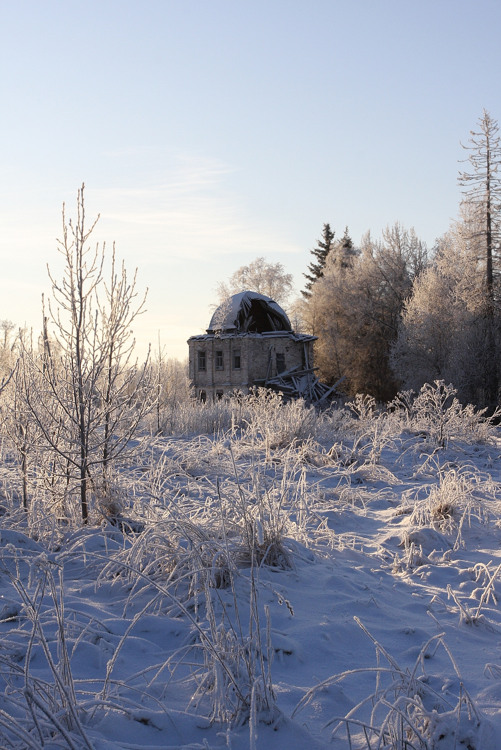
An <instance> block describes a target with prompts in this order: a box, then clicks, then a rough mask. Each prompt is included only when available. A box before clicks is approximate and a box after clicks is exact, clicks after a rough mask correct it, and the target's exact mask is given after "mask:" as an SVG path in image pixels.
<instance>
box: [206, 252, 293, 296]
mask: <svg viewBox="0 0 501 750" xmlns="http://www.w3.org/2000/svg"><path fill="white" fill-rule="evenodd" d="M292 289H293V277H292V274H291V273H286V272H285V269H284V266H283V265H282V263H268V262H267V261H266V259H265V258H256V259H255V260H254V261H252V263H249V265H248V266H241V267H240V268H238V269H237V270H236V271H235V273H233V274H232V275H231V277H230V279H229V281H228V283H221V284H219V286H218V295H219V297H220V299H221V302H222V301H224V300H225V299H227V298H228V297H230V296H231V295H232V294H237V293H238V292H246V291H250V292H258V293H259V294H264V295H266V296H267V297H271V299H273V300H274V301H275V302H278V304H280V305H286V303H287V300H288V299H289V297H290V295H291V292H292Z"/></svg>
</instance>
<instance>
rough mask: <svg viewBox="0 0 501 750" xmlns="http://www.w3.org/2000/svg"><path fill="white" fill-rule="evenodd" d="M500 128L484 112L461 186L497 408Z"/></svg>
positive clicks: (485, 368)
mask: <svg viewBox="0 0 501 750" xmlns="http://www.w3.org/2000/svg"><path fill="white" fill-rule="evenodd" d="M498 131H499V126H498V123H497V122H496V120H494V119H493V118H492V117H491V116H490V115H489V113H488V112H486V111H485V110H484V112H483V115H482V117H481V118H480V120H479V130H478V131H473V130H472V131H471V132H470V141H469V144H468V145H466V146H465V147H464V148H465V149H466V150H467V151H468V152H469V153H468V158H467V161H468V162H469V164H470V171H464V172H460V174H459V184H460V185H461V186H462V188H463V195H464V200H465V202H466V203H467V204H468V207H469V209H468V213H469V216H470V219H471V221H470V226H469V231H468V236H469V239H470V241H471V243H472V244H475V246H476V247H477V251H478V257H479V260H480V261H481V262H482V266H483V274H484V300H485V301H484V313H483V315H484V327H485V350H484V352H483V354H482V358H481V362H480V367H481V370H482V372H483V378H484V383H485V401H486V405H488V406H489V407H491V408H492V409H494V408H495V407H496V405H497V402H498V392H499V362H498V352H499V347H498V344H497V332H496V325H497V323H496V310H495V305H496V296H497V295H496V288H495V277H496V275H497V274H498V272H499V269H498V268H497V266H498V264H499V256H500V242H501V172H500V165H501V141H500V137H499V134H498Z"/></svg>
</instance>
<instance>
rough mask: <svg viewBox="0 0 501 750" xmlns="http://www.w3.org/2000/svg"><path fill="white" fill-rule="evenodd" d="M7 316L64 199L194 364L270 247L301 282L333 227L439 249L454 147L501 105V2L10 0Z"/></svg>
mask: <svg viewBox="0 0 501 750" xmlns="http://www.w3.org/2000/svg"><path fill="white" fill-rule="evenodd" d="M0 11H1V15H0V56H1V65H0V71H1V73H0V75H1V94H2V102H1V118H0V149H1V162H0V163H1V167H0V228H1V230H0V260H1V263H2V273H1V277H0V319H1V318H9V319H11V320H12V321H14V322H15V323H16V324H18V325H22V324H24V323H27V324H28V325H30V326H34V327H37V326H38V325H39V321H40V299H41V294H42V292H47V290H48V288H49V285H48V279H47V274H46V263H49V265H50V266H51V267H53V268H57V264H58V262H59V261H58V255H57V251H56V243H55V238H56V237H58V236H60V213H61V204H62V202H63V201H66V203H67V205H68V210H69V212H70V213H71V211H72V210H73V206H74V203H75V196H76V192H77V189H78V187H79V186H80V184H81V183H82V182H85V184H86V195H87V212H88V215H89V216H93V215H95V214H96V213H98V212H99V213H100V214H101V220H100V222H99V224H98V226H97V228H96V232H95V238H96V240H100V241H104V240H105V241H106V242H107V243H108V244H111V243H112V242H113V241H115V242H116V245H117V251H118V255H119V256H120V257H123V258H124V259H125V261H126V265H127V267H128V269H129V270H130V271H131V272H132V271H133V270H134V268H135V267H136V266H137V267H138V269H139V274H138V279H139V286H140V288H146V287H148V288H149V297H148V304H147V308H148V312H147V313H145V315H143V316H142V318H141V322H140V325H139V326H138V329H137V335H138V339H139V340H140V341H141V342H142V344H143V345H144V342H145V341H146V340H150V341H151V342H152V343H153V344H156V342H157V338H158V332H159V331H160V335H161V340H162V342H163V343H164V344H165V346H166V349H167V353H168V354H169V355H171V356H177V357H180V358H183V357H185V356H186V355H187V346H186V339H187V338H188V336H190V335H191V334H196V333H199V332H200V331H201V330H203V329H204V328H205V327H206V326H207V325H208V321H209V319H210V315H211V312H210V305H211V304H212V303H214V302H215V301H216V292H215V289H216V286H217V283H218V281H220V280H224V279H226V278H227V277H228V276H229V275H230V274H231V273H232V272H233V271H234V270H235V269H236V268H238V267H239V266H241V265H242V264H244V263H248V262H250V261H252V260H253V259H254V258H256V257H257V256H260V255H264V256H266V257H267V258H268V259H269V260H270V261H273V262H277V261H280V262H282V263H283V264H284V265H285V266H286V268H287V270H288V271H290V272H292V273H293V274H294V277H295V279H296V285H297V289H298V291H299V289H300V288H301V287H302V285H303V277H302V275H301V274H302V272H303V271H305V270H306V267H307V265H308V263H309V262H310V260H311V257H310V254H309V250H310V249H311V248H312V247H313V246H314V244H315V241H316V239H317V238H318V237H319V236H320V233H321V229H322V225H323V223H324V222H329V223H330V224H331V226H332V227H333V228H334V229H335V230H336V232H337V234H338V235H342V233H343V231H344V228H345V226H346V225H347V226H348V227H349V230H350V233H351V235H352V237H353V239H354V241H355V242H356V243H358V242H359V241H360V238H361V236H362V235H363V234H364V233H365V232H366V231H367V230H369V229H370V230H371V232H372V233H373V235H374V236H378V235H379V233H380V231H381V229H382V228H383V227H384V226H386V225H387V224H392V223H393V222H395V221H400V222H401V223H402V224H403V225H404V226H406V227H408V228H410V227H411V226H413V227H414V228H415V229H416V232H417V234H418V235H419V236H420V237H421V238H422V239H423V240H425V241H426V242H427V243H428V245H429V246H432V245H433V242H434V240H435V238H436V237H437V236H439V235H440V234H442V233H443V232H444V231H446V230H447V228H448V226H449V223H450V220H451V219H452V218H454V216H455V215H456V213H457V206H458V200H459V189H458V187H457V173H458V168H459V165H458V160H459V159H461V158H463V156H464V154H463V152H462V149H461V146H460V141H463V142H466V141H467V139H468V135H469V131H470V130H471V129H472V128H475V127H476V124H477V121H478V119H479V117H480V116H481V114H482V110H483V108H485V109H487V110H488V111H489V112H490V114H491V115H492V116H493V117H494V118H495V119H499V118H501V101H500V95H499V91H500V84H499V80H500V74H501V52H500V49H501V46H500V42H499V39H500V36H501V3H499V0H419V2H416V0H413V1H412V2H411V1H410V0H409V1H408V0H359V1H357V0H351V1H349V0H345V2H338V1H337V0H329V1H328V0H308V1H306V0H303V1H302V2H299V1H298V0H266V1H263V0H252V1H251V0H248V1H247V2H244V1H243V0H176V1H174V0H85V1H80V0H59V1H57V0H43V1H42V0H0Z"/></svg>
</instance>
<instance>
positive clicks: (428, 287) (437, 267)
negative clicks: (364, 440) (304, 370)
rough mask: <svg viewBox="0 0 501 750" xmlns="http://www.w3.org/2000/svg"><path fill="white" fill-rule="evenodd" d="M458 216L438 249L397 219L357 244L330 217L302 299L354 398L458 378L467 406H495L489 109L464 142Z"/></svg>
mask: <svg viewBox="0 0 501 750" xmlns="http://www.w3.org/2000/svg"><path fill="white" fill-rule="evenodd" d="M464 148H465V149H466V153H467V159H466V162H467V164H468V169H467V170H466V171H464V172H462V173H460V175H459V182H460V185H461V186H462V190H463V198H462V202H461V205H460V210H459V218H458V220H457V221H455V222H454V223H453V225H452V226H451V228H450V229H449V231H448V232H446V234H444V236H443V237H441V238H440V239H438V240H437V242H436V246H435V247H434V248H433V249H432V251H431V252H428V250H427V248H426V245H425V244H424V243H423V242H421V240H420V239H419V238H418V237H417V236H416V234H415V232H414V231H413V230H412V229H411V230H407V229H405V228H404V227H402V226H401V225H400V224H395V225H394V226H392V227H389V228H387V229H386V230H385V231H384V232H383V233H382V237H381V239H377V240H375V239H373V238H372V237H371V235H370V234H367V235H366V236H365V237H364V238H363V239H362V242H361V245H360V247H358V248H355V247H354V246H353V242H352V240H351V238H350V236H349V233H348V230H346V231H345V233H344V235H343V236H342V237H341V238H340V239H339V240H337V239H336V238H335V233H334V232H333V230H332V229H331V226H330V225H329V224H325V225H324V227H323V232H322V237H321V238H320V240H319V241H318V243H317V245H316V247H315V248H314V249H313V250H312V255H313V260H312V262H311V263H310V265H309V268H308V272H307V273H305V274H304V275H305V277H306V285H305V289H304V290H303V292H302V297H303V298H302V300H301V301H300V302H298V304H297V305H296V311H297V313H298V315H299V317H300V320H301V324H302V326H303V328H304V330H305V331H307V332H310V333H312V334H314V335H316V336H318V342H317V347H316V364H317V365H318V367H319V368H320V376H321V377H322V378H323V379H324V380H326V381H327V382H329V383H333V382H335V381H337V380H338V379H339V378H340V377H342V376H344V377H345V380H344V382H343V386H342V387H343V388H344V390H345V392H346V393H347V394H348V395H350V396H353V395H355V394H356V393H367V394H370V395H372V396H373V397H374V398H376V399H377V400H378V401H384V402H387V401H389V400H391V399H392V398H393V397H394V396H395V395H396V393H397V392H398V391H399V390H402V389H413V390H415V391H418V390H419V389H420V388H421V386H422V385H423V384H424V383H427V382H428V383H432V382H434V381H435V380H437V379H439V380H445V381H446V382H451V383H453V384H454V386H455V388H456V389H457V391H458V396H459V397H460V398H461V400H462V401H463V402H465V403H473V404H476V405H477V406H481V407H484V406H485V407H488V408H489V409H491V410H493V409H494V408H495V407H496V406H497V404H498V400H499V381H500V376H501V363H500V357H499V352H500V351H501V308H500V304H499V303H500V298H501V286H500V270H501V267H500V239H501V234H500V225H501V176H500V174H499V167H500V163H501V145H500V139H499V135H498V124H497V122H496V121H495V120H493V119H492V118H491V117H490V115H489V114H488V113H487V112H485V111H484V113H483V116H482V117H481V119H480V121H479V128H478V131H472V132H471V134H470V140H469V142H468V144H467V145H465V146H464Z"/></svg>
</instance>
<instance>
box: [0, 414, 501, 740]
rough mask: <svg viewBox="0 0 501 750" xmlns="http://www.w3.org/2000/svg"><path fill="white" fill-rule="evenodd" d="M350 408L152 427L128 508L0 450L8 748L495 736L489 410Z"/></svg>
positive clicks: (497, 643) (499, 578)
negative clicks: (80, 501) (82, 496)
mask: <svg viewBox="0 0 501 750" xmlns="http://www.w3.org/2000/svg"><path fill="white" fill-rule="evenodd" d="M359 406H360V408H359V418H358V419H353V417H350V418H348V417H347V416H346V415H345V416H339V415H335V416H332V417H330V418H327V417H323V418H322V419H320V418H316V417H315V418H314V419H315V420H316V421H315V424H314V425H313V426H311V425H308V424H306V423H305V417H304V414H303V416H302V417H301V419H302V420H303V421H302V422H300V420H299V417H300V416H301V415H299V416H298V414H299V412H298V411H297V409H296V412H293V411H291V413H290V414H289V421H288V422H287V424H286V421H285V417H284V421H283V422H281V421H280V420H281V419H282V417H278V416H277V414H278V412H277V410H276V405H273V404H272V405H271V406H270V413H269V417H268V418H269V422H268V423H266V424H264V423H261V425H258V426H255V425H254V426H253V425H250V426H248V429H242V428H239V429H236V428H235V429H233V430H229V431H225V432H224V434H220V435H218V436H215V437H208V436H205V435H197V436H193V435H191V436H187V437H163V438H156V439H155V440H152V441H150V440H145V441H144V446H143V447H141V446H140V450H139V452H138V454H137V458H136V459H135V463H134V464H131V465H129V466H128V467H127V468H124V469H123V470H122V472H121V473H120V474H119V475H118V476H117V488H116V491H117V493H118V498H117V502H120V504H121V507H122V511H121V513H122V516H123V518H124V519H127V520H129V521H130V526H131V527H132V528H129V527H128V526H127V523H126V522H125V521H124V523H123V524H121V525H118V526H117V525H113V524H112V523H111V522H103V523H94V524H90V525H89V526H88V527H86V528H72V529H70V528H68V529H64V528H63V529H62V528H61V527H60V526H59V527H57V526H56V525H55V524H54V523H53V521H52V520H51V519H50V518H48V519H44V517H43V514H42V511H41V510H38V511H37V515H36V516H35V515H34V514H35V511H32V514H31V520H30V521H29V522H28V523H27V522H26V520H25V519H24V518H23V514H22V513H21V512H20V511H16V510H15V507H14V505H15V504H14V501H12V503H11V505H9V502H11V501H9V495H8V486H9V481H11V480H12V477H11V474H10V473H9V472H11V471H12V470H11V469H8V468H4V472H5V474H4V475H3V482H4V487H5V492H4V495H5V510H6V512H5V515H4V516H3V517H2V519H1V521H2V522H3V523H2V525H1V527H0V528H1V534H0V594H1V599H0V619H1V621H0V637H1V641H0V678H1V693H0V745H1V747H2V748H42V747H43V748H48V749H49V750H52V749H53V748H61V747H65V748H66V747H68V748H94V750H118V749H122V748H131V749H133V750H142V749H143V748H145V749H146V748H148V749H149V750H153V749H157V750H159V749H160V748H162V750H167V749H173V748H232V750H244V749H246V748H252V747H255V748H277V749H280V750H281V749H282V748H283V750H303V749H305V748H308V749H309V748H311V749H312V750H314V749H315V748H327V747H329V748H371V749H374V748H395V749H397V748H402V749H403V748H407V750H411V749H412V748H434V749H435V748H437V749H440V750H452V749H453V748H454V749H455V750H459V749H460V748H465V749H467V750H497V748H499V747H501V612H500V608H499V604H498V602H499V598H500V596H501V547H500V543H501V484H500V469H501V466H500V453H501V442H500V441H499V439H498V437H497V432H496V428H490V429H487V428H486V429H480V428H479V425H478V424H475V425H473V426H472V427H471V435H470V437H469V433H468V429H469V427H468V424H467V423H468V415H465V414H464V413H463V414H459V416H458V415H457V414H456V415H455V416H454V420H453V419H452V418H451V420H450V421H449V422H447V420H443V421H442V423H441V424H438V422H437V421H435V422H434V423H432V422H431V421H428V423H427V425H428V426H427V425H426V424H425V423H424V422H423V423H422V424H421V426H419V425H418V424H417V422H416V420H414V421H412V420H411V419H410V418H409V420H408V424H406V423H405V420H403V418H401V417H398V418H397V417H396V416H395V415H391V414H390V415H383V416H375V415H372V414H371V413H366V412H365V411H364V408H363V405H359ZM294 408H295V407H291V409H292V410H293V409H294ZM369 412H370V410H369ZM291 414H292V416H291ZM435 416H436V415H435ZM423 419H424V418H423ZM438 421H439V422H440V415H439V420H438ZM473 421H474V420H473ZM453 422H454V423H453ZM263 424H264V426H263ZM458 425H460V429H459V428H458Z"/></svg>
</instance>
